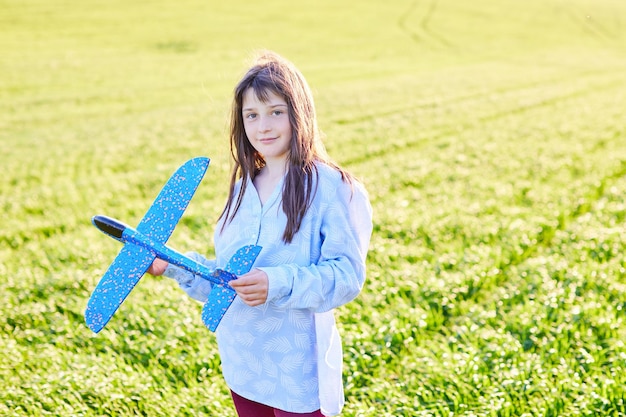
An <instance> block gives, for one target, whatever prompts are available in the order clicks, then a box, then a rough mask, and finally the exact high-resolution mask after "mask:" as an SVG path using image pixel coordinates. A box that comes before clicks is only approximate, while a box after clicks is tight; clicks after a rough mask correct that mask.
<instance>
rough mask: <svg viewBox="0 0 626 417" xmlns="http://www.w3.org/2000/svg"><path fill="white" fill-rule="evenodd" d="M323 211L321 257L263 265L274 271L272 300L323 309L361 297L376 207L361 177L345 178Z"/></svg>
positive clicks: (277, 303) (279, 304) (283, 305)
mask: <svg viewBox="0 0 626 417" xmlns="http://www.w3.org/2000/svg"><path fill="white" fill-rule="evenodd" d="M333 197H334V198H330V199H329V201H328V206H327V207H326V209H325V210H324V212H323V213H322V216H323V217H322V222H321V227H320V231H319V233H320V237H321V248H320V257H319V260H318V261H317V262H316V263H314V264H311V265H309V266H299V265H296V264H283V265H279V266H273V267H262V268H259V269H261V270H263V271H264V272H265V273H266V274H267V275H268V277H269V291H268V301H267V302H270V303H273V304H274V305H275V306H276V307H278V308H284V309H292V308H293V309H297V308H300V309H311V310H313V311H314V312H317V313H321V312H325V311H329V310H331V309H333V308H336V307H339V306H341V305H343V304H346V303H347V302H349V301H351V300H353V299H354V298H356V296H357V295H358V294H359V293H360V291H361V289H362V288H363V284H364V282H365V263H366V257H367V250H368V247H369V241H370V236H371V233H372V208H371V206H370V203H369V199H368V196H367V192H366V191H365V189H364V188H363V187H362V186H361V185H360V184H358V183H356V182H355V183H354V184H353V187H350V185H348V184H346V183H344V182H342V184H341V185H340V186H339V187H337V188H336V193H335V195H334V196H333Z"/></svg>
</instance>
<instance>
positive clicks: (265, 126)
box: [259, 116, 272, 132]
mask: <svg viewBox="0 0 626 417" xmlns="http://www.w3.org/2000/svg"><path fill="white" fill-rule="evenodd" d="M271 128H272V125H271V122H270V121H269V119H268V118H267V117H263V116H261V117H260V120H259V132H267V131H269V130H270V129H271Z"/></svg>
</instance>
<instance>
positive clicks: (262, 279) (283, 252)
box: [149, 52, 372, 417]
mask: <svg viewBox="0 0 626 417" xmlns="http://www.w3.org/2000/svg"><path fill="white" fill-rule="evenodd" d="M234 93H235V94H234V100H233V106H232V115H231V132H230V141H231V153H232V156H233V158H234V168H233V171H232V176H231V181H230V192H229V196H228V200H227V202H226V206H225V208H224V210H223V212H222V214H221V216H220V218H219V220H218V225H217V228H216V231H215V236H214V243H215V254H216V259H215V260H207V259H205V258H203V257H202V256H200V255H198V254H189V256H190V257H192V258H193V259H195V260H197V261H198V262H201V263H203V264H205V265H207V266H208V267H210V268H218V267H224V265H226V263H227V262H228V260H229V259H230V257H231V256H232V255H233V254H234V253H235V251H236V250H237V249H239V248H240V247H242V246H244V245H249V244H255V245H260V246H262V247H263V249H262V251H261V253H260V254H259V256H258V258H257V260H256V262H255V264H254V267H253V269H252V270H251V271H250V272H248V273H246V274H244V275H241V276H240V277H238V279H236V280H233V281H231V282H230V285H231V286H232V288H233V289H234V290H235V291H236V293H237V295H238V297H236V298H235V300H234V302H233V303H232V305H231V307H230V308H229V310H228V311H227V313H226V315H225V316H224V317H223V319H222V321H221V323H220V325H219V326H218V328H217V330H216V336H217V342H218V347H219V351H220V356H221V361H222V372H223V375H224V378H225V380H226V383H227V384H228V386H229V388H230V389H231V392H232V397H233V401H234V404H235V408H236V410H237V413H238V414H239V416H253V417H263V416H321V415H322V413H323V414H324V415H335V414H338V413H339V412H340V411H341V408H342V406H343V402H344V398H343V387H342V380H341V364H342V352H341V340H340V338H339V335H338V333H337V329H336V326H335V319H334V316H333V309H334V308H335V307H338V306H341V305H343V304H345V303H347V302H349V301H351V300H352V299H354V298H355V297H356V296H357V295H358V294H359V292H360V291H361V288H362V287H363V283H364V280H365V259H366V255H367V249H368V245H369V239H370V235H371V232H372V217H371V207H370V204H369V200H368V197H367V193H366V191H365V190H364V188H363V187H362V185H361V184H360V183H359V182H357V181H356V180H355V179H354V178H353V177H352V176H351V175H350V174H349V173H348V172H346V171H345V170H343V169H342V168H340V167H339V166H337V165H336V164H335V163H333V162H331V160H330V159H329V158H328V156H327V155H326V152H325V150H324V146H323V145H322V143H321V139H320V132H319V131H318V128H317V119H316V115H315V107H314V104H313V97H312V94H311V91H310V89H309V87H308V84H307V82H306V81H305V79H304V77H303V76H302V74H301V73H300V71H298V70H297V69H296V68H295V67H294V66H293V64H291V63H290V62H288V61H287V60H285V59H283V58H282V57H280V56H278V55H276V54H274V53H271V52H268V53H265V54H263V55H262V56H260V57H259V58H258V60H257V62H256V63H255V64H254V65H253V66H252V68H251V69H250V70H249V71H248V72H247V73H246V74H245V76H244V77H243V79H242V80H241V81H240V82H239V84H238V85H237V86H236V88H235V92H234ZM149 272H150V273H152V274H153V275H161V274H165V275H166V276H168V277H170V278H174V279H175V280H176V281H178V283H179V285H180V287H181V288H182V289H184V290H185V291H186V292H187V293H188V294H189V295H190V296H191V297H193V298H195V299H197V300H200V301H202V302H205V301H206V300H207V295H208V293H209V292H210V291H211V283H210V282H209V281H206V280H203V279H202V278H198V277H195V276H194V275H193V274H190V273H189V272H186V271H184V270H182V269H179V268H177V267H175V266H172V265H168V264H167V263H166V262H165V261H162V260H159V259H157V260H156V261H155V262H154V264H153V265H152V266H151V268H150V270H149Z"/></svg>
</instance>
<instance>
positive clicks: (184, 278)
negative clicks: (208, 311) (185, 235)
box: [163, 252, 216, 303]
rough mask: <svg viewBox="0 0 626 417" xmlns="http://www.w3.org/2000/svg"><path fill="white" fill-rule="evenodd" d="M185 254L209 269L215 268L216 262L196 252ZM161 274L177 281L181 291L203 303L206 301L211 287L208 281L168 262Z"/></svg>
mask: <svg viewBox="0 0 626 417" xmlns="http://www.w3.org/2000/svg"><path fill="white" fill-rule="evenodd" d="M185 255H186V256H187V257H189V258H191V259H192V260H194V261H196V262H198V263H200V264H202V265H204V266H206V267H208V268H209V269H211V270H214V269H215V268H216V263H215V261H214V260H209V259H206V258H205V257H204V256H202V255H200V254H198V253H195V252H189V253H186V254H185ZM163 275H165V276H166V277H168V278H172V279H174V280H175V281H176V282H178V285H179V286H180V288H182V289H183V291H185V292H186V293H187V295H189V296H190V297H191V298H193V299H195V300H198V301H200V302H203V303H205V302H206V301H207V299H208V297H209V293H210V292H211V288H212V284H211V282H210V281H207V280H206V279H204V278H202V277H200V276H199V275H195V274H192V273H191V272H189V271H186V270H184V269H182V268H179V267H177V266H175V265H172V264H169V265H168V266H167V269H166V270H165V272H164V273H163Z"/></svg>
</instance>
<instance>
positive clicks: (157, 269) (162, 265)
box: [147, 258, 169, 277]
mask: <svg viewBox="0 0 626 417" xmlns="http://www.w3.org/2000/svg"><path fill="white" fill-rule="evenodd" d="M168 265H169V264H168V262H167V261H164V260H163V259H159V258H156V259H155V260H154V262H152V265H150V268H148V271H147V272H148V273H149V274H150V275H154V276H155V277H158V276H160V275H163V273H164V272H165V270H166V269H167V266H168Z"/></svg>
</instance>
